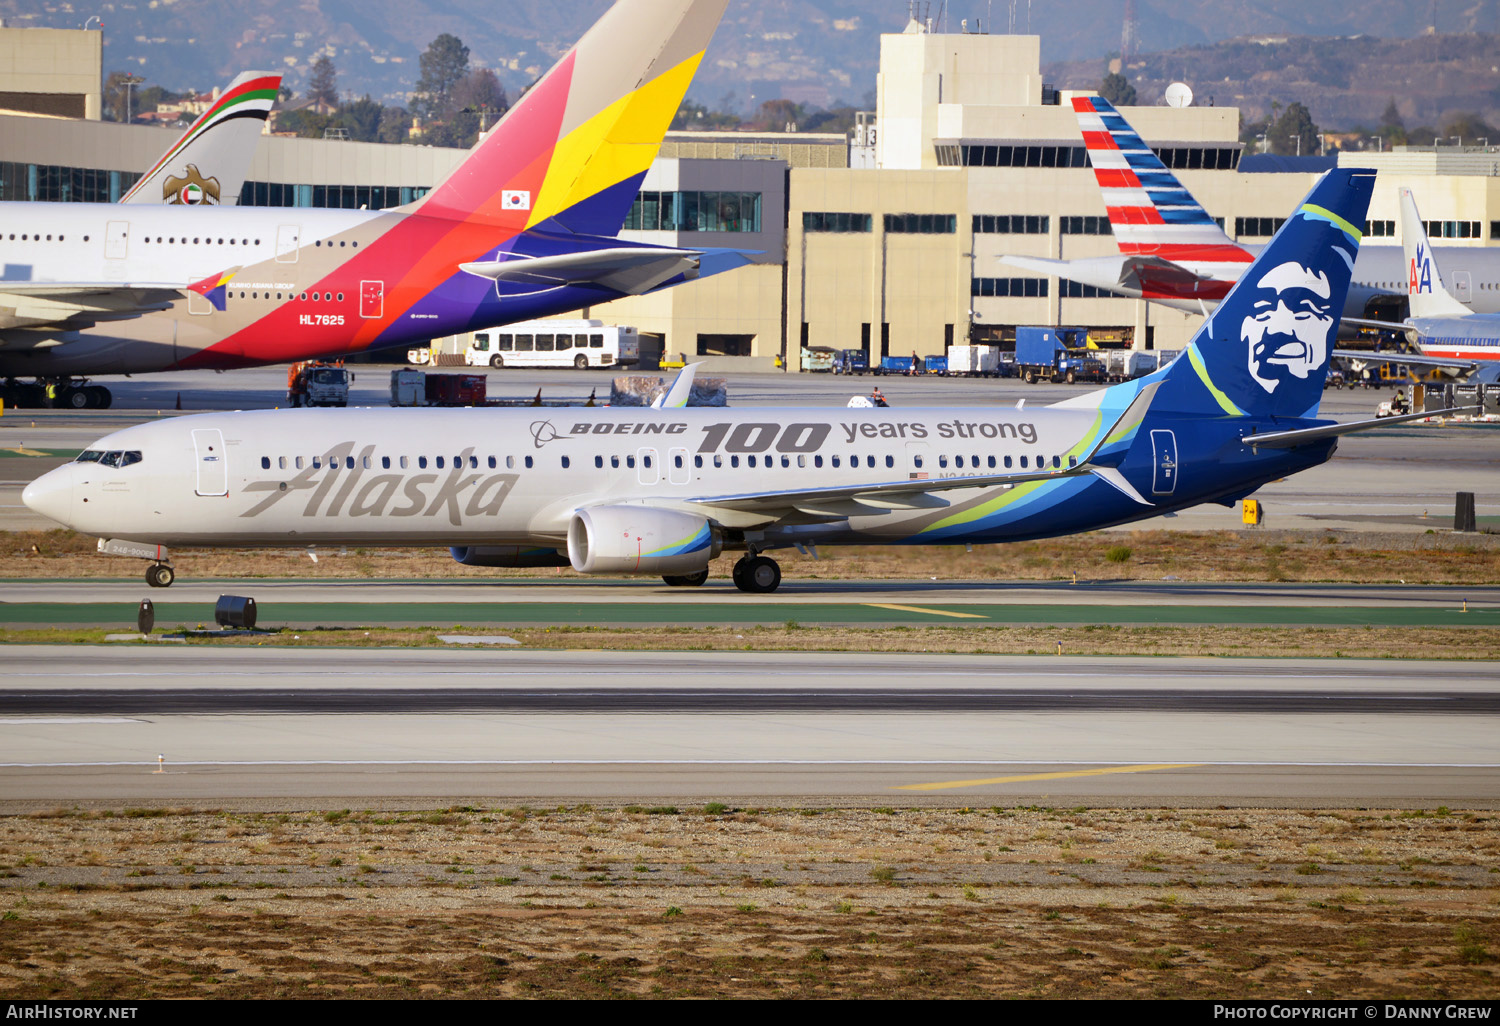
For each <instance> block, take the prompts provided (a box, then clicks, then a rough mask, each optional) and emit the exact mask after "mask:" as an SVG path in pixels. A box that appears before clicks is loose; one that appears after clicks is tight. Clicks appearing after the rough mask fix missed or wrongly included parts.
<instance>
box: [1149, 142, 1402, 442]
mask: <svg viewBox="0 0 1500 1026" xmlns="http://www.w3.org/2000/svg"><path fill="white" fill-rule="evenodd" d="M1374 187H1375V172H1374V171H1365V170H1353V169H1344V168H1340V169H1338V170H1335V171H1329V172H1328V173H1327V174H1325V175H1324V176H1323V177H1322V178H1321V179H1320V180H1319V181H1318V184H1317V185H1315V186H1313V190H1312V191H1311V192H1310V193H1308V194H1307V198H1306V199H1304V200H1303V201H1302V203H1301V204H1300V205H1299V206H1298V207H1297V210H1296V212H1295V213H1294V214H1293V215H1292V216H1291V217H1289V218H1288V219H1287V221H1286V223H1285V224H1284V225H1282V227H1281V230H1280V231H1278V232H1277V233H1276V235H1275V236H1274V237H1273V238H1272V239H1271V241H1270V242H1269V243H1268V244H1267V245H1266V247H1265V248H1264V249H1262V250H1261V251H1260V255H1259V256H1257V257H1256V258H1255V262H1254V263H1253V264H1251V265H1250V267H1248V268H1246V270H1245V273H1244V274H1243V275H1241V276H1240V280H1239V282H1238V284H1236V285H1235V287H1234V288H1233V289H1232V290H1231V291H1230V293H1229V295H1228V296H1226V297H1225V298H1224V300H1223V302H1221V303H1220V304H1219V306H1218V308H1217V309H1216V310H1214V312H1213V314H1212V315H1211V316H1210V317H1209V318H1208V320H1206V321H1205V322H1204V324H1203V326H1202V327H1201V328H1199V329H1198V333H1197V334H1196V335H1194V336H1193V341H1192V342H1191V343H1190V344H1189V346H1188V349H1187V352H1186V353H1185V354H1184V356H1185V358H1184V359H1178V360H1176V361H1175V362H1174V363H1173V364H1172V365H1171V366H1170V367H1168V368H1167V370H1166V372H1165V375H1166V377H1167V379H1168V380H1169V381H1175V382H1178V383H1179V384H1181V385H1182V386H1183V387H1182V388H1180V389H1175V388H1174V389H1172V390H1171V393H1172V395H1173V399H1172V400H1171V401H1173V402H1175V403H1177V404H1178V407H1179V408H1182V409H1190V410H1192V411H1193V412H1221V413H1227V414H1230V415H1232V416H1246V415H1248V416H1269V417H1311V416H1315V415H1316V414H1317V410H1318V403H1319V401H1320V400H1321V399H1322V395H1323V382H1324V380H1325V379H1326V378H1327V376H1328V358H1329V356H1330V355H1331V353H1332V349H1333V342H1334V338H1335V336H1336V334H1337V332H1338V324H1339V317H1340V315H1341V313H1342V311H1343V308H1344V299H1345V297H1346V295H1347V294H1348V291H1349V279H1350V277H1351V276H1352V274H1353V272H1354V259H1355V257H1356V256H1357V255H1358V253H1359V242H1360V238H1361V234H1362V230H1363V225H1364V223H1365V214H1366V212H1367V211H1368V209H1369V205H1370V194H1371V192H1372V191H1373V190H1374ZM1167 392H1168V390H1167V389H1163V398H1165V397H1166V393H1167ZM1158 405H1162V404H1160V403H1159V404H1158Z"/></svg>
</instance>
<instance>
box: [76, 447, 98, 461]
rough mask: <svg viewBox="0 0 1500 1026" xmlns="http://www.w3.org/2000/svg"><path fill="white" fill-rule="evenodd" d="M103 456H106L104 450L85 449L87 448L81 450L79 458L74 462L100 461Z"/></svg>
mask: <svg viewBox="0 0 1500 1026" xmlns="http://www.w3.org/2000/svg"><path fill="white" fill-rule="evenodd" d="M103 456H104V453H103V451H102V450H99V449H85V450H83V452H81V453H79V454H78V459H76V460H75V461H74V462H75V463H98V462H99V460H100V458H101V457H103Z"/></svg>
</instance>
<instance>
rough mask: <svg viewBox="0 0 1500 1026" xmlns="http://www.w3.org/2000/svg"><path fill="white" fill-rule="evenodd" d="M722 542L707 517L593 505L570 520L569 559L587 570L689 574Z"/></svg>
mask: <svg viewBox="0 0 1500 1026" xmlns="http://www.w3.org/2000/svg"><path fill="white" fill-rule="evenodd" d="M723 547H724V537H723V532H722V531H721V529H720V528H719V526H718V525H717V524H715V523H713V522H711V521H709V520H708V519H707V518H705V517H701V516H694V515H693V514H691V513H680V512H678V511H676V510H667V509H653V508H651V507H650V506H594V507H591V508H589V509H584V510H579V511H578V512H577V513H576V514H574V516H573V522H572V523H571V524H569V525H568V558H569V559H570V560H571V561H572V564H573V569H574V570H577V571H578V572H579V573H584V574H608V573H616V574H618V573H626V574H664V575H667V574H670V575H679V574H690V573H697V572H699V571H701V570H705V569H707V567H708V561H709V560H711V559H713V558H714V557H715V556H717V555H718V554H719V551H720V550H721V549H722V548H723Z"/></svg>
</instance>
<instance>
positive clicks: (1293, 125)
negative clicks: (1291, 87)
mask: <svg viewBox="0 0 1500 1026" xmlns="http://www.w3.org/2000/svg"><path fill="white" fill-rule="evenodd" d="M1266 140H1267V142H1269V143H1270V148H1271V152H1272V153H1279V154H1281V155H1282V156H1301V157H1311V156H1315V155H1316V154H1317V152H1318V126H1317V125H1315V124H1313V119H1312V113H1311V112H1310V111H1308V109H1307V108H1306V107H1304V106H1303V105H1302V104H1301V103H1299V102H1297V101H1296V100H1293V101H1292V102H1291V103H1289V104H1287V105H1286V109H1285V110H1283V111H1282V112H1281V116H1280V117H1279V118H1277V119H1276V120H1275V121H1274V122H1273V123H1272V124H1271V127H1270V129H1269V130H1268V131H1267V132H1266Z"/></svg>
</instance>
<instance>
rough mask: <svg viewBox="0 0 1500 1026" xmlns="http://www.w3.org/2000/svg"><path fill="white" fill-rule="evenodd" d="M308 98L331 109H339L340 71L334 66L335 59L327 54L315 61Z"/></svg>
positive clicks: (308, 84) (309, 83)
mask: <svg viewBox="0 0 1500 1026" xmlns="http://www.w3.org/2000/svg"><path fill="white" fill-rule="evenodd" d="M307 98H308V99H309V100H314V101H316V102H318V103H326V104H327V105H328V106H330V107H337V106H338V104H339V86H338V71H337V70H336V69H335V68H334V66H333V58H332V57H329V56H328V55H327V54H326V53H325V54H323V55H322V56H321V57H319V58H318V59H317V60H315V61H313V66H312V77H311V78H310V79H309V80H308V83H307Z"/></svg>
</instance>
